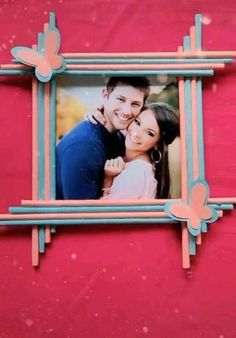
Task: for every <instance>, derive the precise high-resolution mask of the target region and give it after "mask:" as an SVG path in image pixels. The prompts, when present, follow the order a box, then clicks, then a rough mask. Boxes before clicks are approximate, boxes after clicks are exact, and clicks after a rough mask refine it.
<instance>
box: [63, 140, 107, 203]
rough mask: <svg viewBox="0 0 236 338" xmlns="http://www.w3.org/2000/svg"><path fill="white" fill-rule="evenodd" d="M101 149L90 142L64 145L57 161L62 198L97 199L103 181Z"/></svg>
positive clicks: (103, 160)
mask: <svg viewBox="0 0 236 338" xmlns="http://www.w3.org/2000/svg"><path fill="white" fill-rule="evenodd" d="M104 162H105V158H104V154H103V151H102V150H101V149H100V148H99V146H97V145H96V144H93V143H90V142H82V143H74V144H71V145H69V146H68V147H66V149H64V151H63V153H62V154H61V157H60V161H59V163H58V165H59V168H57V169H58V180H59V182H60V186H61V191H62V195H63V199H97V198H99V197H100V194H101V186H102V181H103V166H104Z"/></svg>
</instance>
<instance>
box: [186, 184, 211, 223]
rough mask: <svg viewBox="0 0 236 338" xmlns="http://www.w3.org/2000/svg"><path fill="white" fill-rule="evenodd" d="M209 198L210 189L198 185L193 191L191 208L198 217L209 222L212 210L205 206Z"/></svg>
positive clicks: (203, 185)
mask: <svg viewBox="0 0 236 338" xmlns="http://www.w3.org/2000/svg"><path fill="white" fill-rule="evenodd" d="M207 198H208V189H207V187H206V185H205V184H203V183H200V182H199V183H197V184H195V185H194V186H193V188H192V190H191V202H190V204H191V208H193V210H194V212H195V214H196V216H198V217H199V218H201V219H202V220H208V219H210V218H211V217H212V209H211V208H209V207H208V206H206V205H205V203H206V201H207Z"/></svg>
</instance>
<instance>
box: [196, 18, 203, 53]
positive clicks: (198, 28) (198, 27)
mask: <svg viewBox="0 0 236 338" xmlns="http://www.w3.org/2000/svg"><path fill="white" fill-rule="evenodd" d="M201 21H202V16H201V14H196V15H195V27H196V48H197V50H198V51H200V50H202V22H201Z"/></svg>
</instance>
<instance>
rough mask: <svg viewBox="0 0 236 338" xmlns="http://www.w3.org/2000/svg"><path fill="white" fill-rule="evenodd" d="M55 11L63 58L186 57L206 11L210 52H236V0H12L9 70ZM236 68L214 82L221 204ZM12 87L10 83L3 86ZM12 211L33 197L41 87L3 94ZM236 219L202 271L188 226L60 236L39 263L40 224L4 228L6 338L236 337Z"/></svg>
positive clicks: (212, 163)
mask: <svg viewBox="0 0 236 338" xmlns="http://www.w3.org/2000/svg"><path fill="white" fill-rule="evenodd" d="M49 11H55V13H56V15H57V23H58V27H59V29H60V31H61V35H62V47H61V51H62V52H122V51H128V52H139V51H144V52H145V51H149V52H151V51H153V52H154V51H175V50H176V49H177V46H178V45H179V44H180V43H181V41H182V38H183V36H184V35H186V34H188V32H189V28H190V26H191V25H192V24H193V22H194V15H195V13H202V14H203V16H204V22H205V23H208V24H205V25H203V45H204V49H205V50H236V39H235V36H236V3H235V0H225V1H224V2H217V1H213V0H205V1H186V0H171V1H170V0H165V1H164V0H159V1H156V0H145V1H138V0H136V1H135V0H133V1H132V0H126V1H124V3H123V2H120V1H117V0H110V1H109V0H94V1H92V0H87V1H84V0H79V1H78V0H74V1H72V0H64V1H63V0H59V1H44V0H40V1H36V0H31V1H23V0H18V1H17V0H5V1H1V3H0V63H6V62H10V60H11V55H10V49H11V47H13V46H15V45H26V46H31V45H32V44H33V43H35V42H36V34H37V32H39V31H41V30H42V28H43V24H44V23H45V22H47V21H48V13H49ZM235 75H236V66H235V65H233V66H227V67H226V70H224V71H217V73H216V75H215V76H214V77H213V78H209V79H207V80H205V81H204V131H205V157H206V176H207V181H208V183H209V184H210V190H211V197H220V196H225V197H230V196H235V195H236V189H235V187H236V162H235V156H236V137H235V125H236V96H235V89H236V85H235ZM0 81H1V82H2V81H3V79H2V78H0ZM0 98H1V105H0V107H1V109H0V116H1V123H0V131H1V142H0V158H1V169H0V211H1V212H7V208H8V206H10V205H17V204H19V203H20V200H21V199H30V197H31V83H30V79H28V80H26V79H24V80H23V79H22V78H18V79H17V78H14V79H13V78H10V79H8V80H6V81H5V82H4V84H3V85H1V87H0ZM235 215H236V214H235V211H233V212H228V213H227V215H225V216H224V217H223V219H221V220H219V221H218V222H217V223H215V224H212V225H211V226H210V227H209V232H208V233H207V234H204V235H203V244H202V245H201V246H200V247H199V248H198V254H197V256H196V257H194V258H193V259H192V265H191V269H190V270H182V268H181V236H180V228H179V227H178V226H173V225H167V226H156V227H155V226H136V225H133V226H117V227H113V226H111V227H109V228H104V227H98V226H97V227H96V228H95V227H83V228H79V227H78V228H76V227H66V226H64V227H63V228H60V229H58V232H57V234H56V235H54V237H53V242H52V244H50V246H48V247H47V252H46V254H44V255H42V256H41V265H40V267H39V268H38V269H34V268H32V266H31V231H30V228H26V227H24V228H8V229H6V228H1V229H0V281H1V282H0V295H1V297H0V337H1V338H12V337H25V338H28V337H57V338H61V337H62V338H64V337H68V338H69V337H70V338H74V337H79V338H111V337H114V338H139V337H152V338H180V337H181V338H185V337H186V338H196V337H199V338H200V337H201V338H231V337H232V338H233V337H235V336H236V268H235V262H236V245H235V239H236V236H235V235H236V224H235Z"/></svg>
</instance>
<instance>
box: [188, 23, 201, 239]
mask: <svg viewBox="0 0 236 338" xmlns="http://www.w3.org/2000/svg"><path fill="white" fill-rule="evenodd" d="M190 49H191V51H192V52H194V51H196V29H195V27H194V26H192V27H190ZM191 98H192V101H191V102H192V145H193V179H194V180H196V179H197V178H198V176H199V152H198V151H199V149H198V132H197V131H198V115H197V114H198V110H197V109H198V107H197V81H196V77H193V78H192V80H191ZM201 243H202V238H201V234H199V235H198V236H197V238H196V244H198V245H200V244H201Z"/></svg>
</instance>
